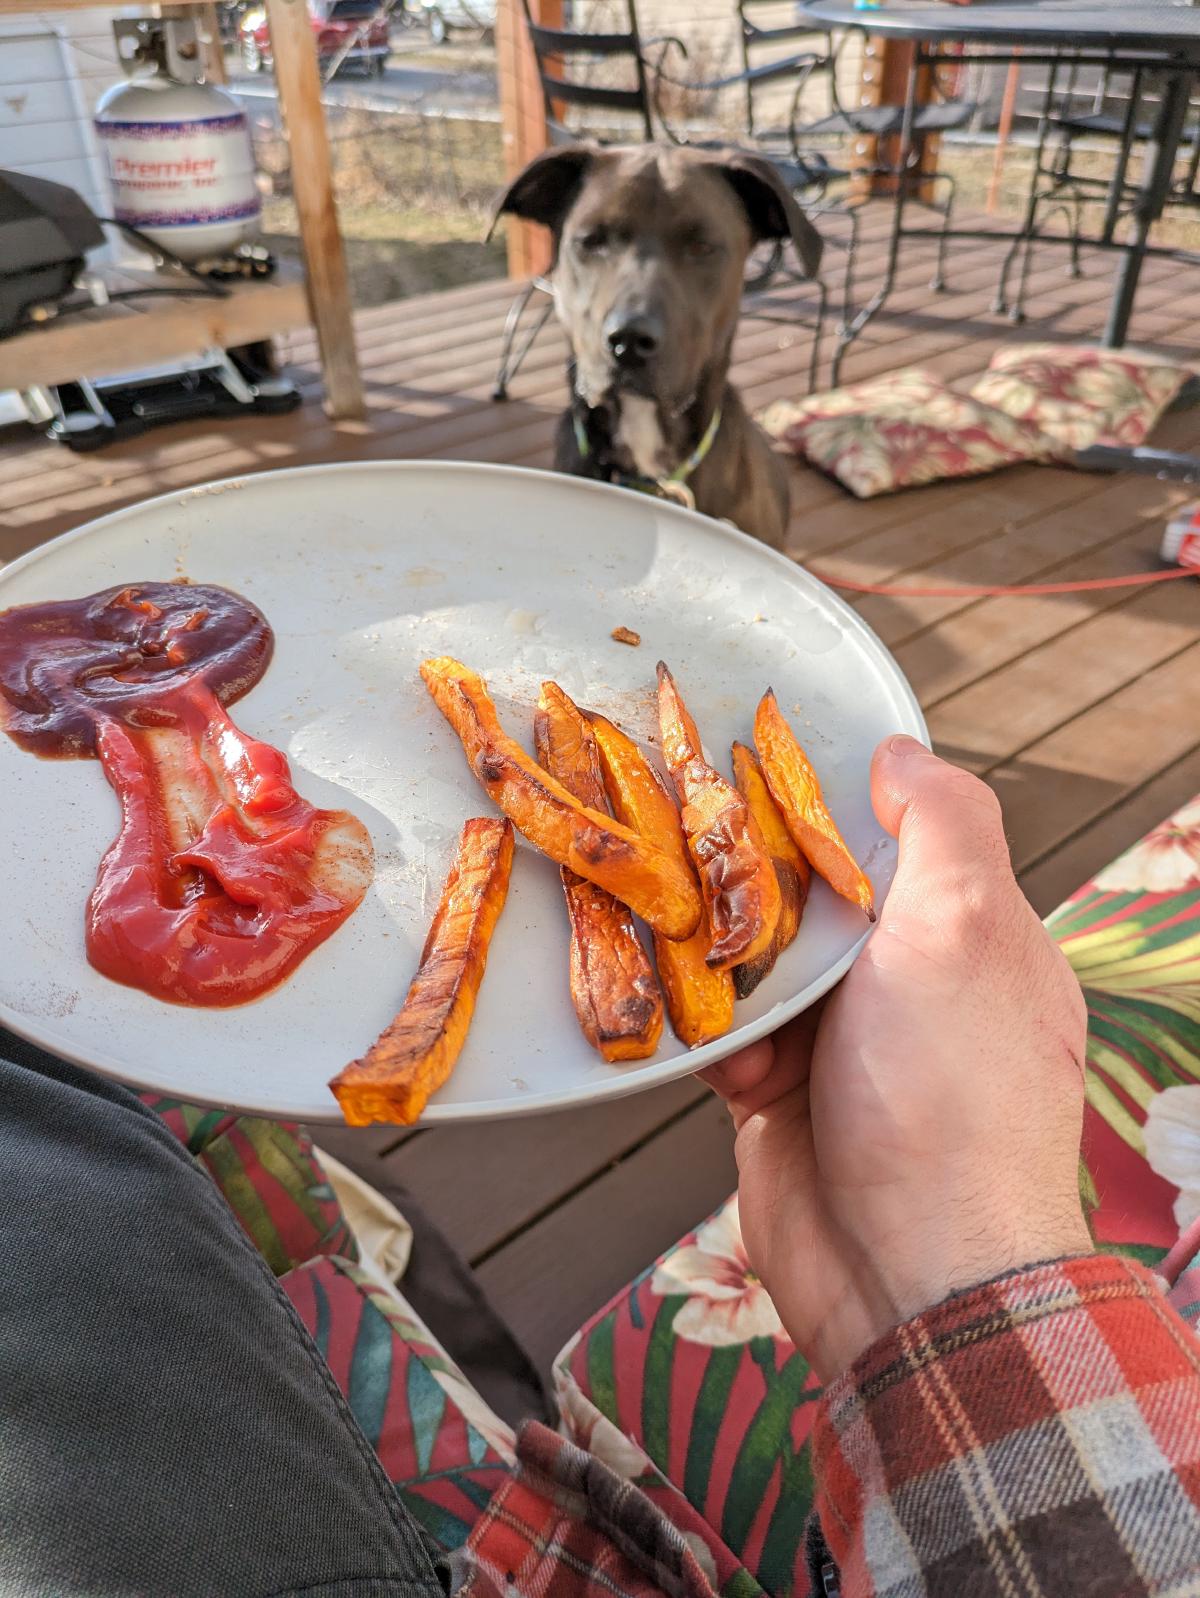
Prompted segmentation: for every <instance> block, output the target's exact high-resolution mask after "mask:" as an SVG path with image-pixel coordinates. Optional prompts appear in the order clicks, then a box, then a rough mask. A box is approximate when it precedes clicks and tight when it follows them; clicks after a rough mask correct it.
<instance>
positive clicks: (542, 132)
mask: <svg viewBox="0 0 1200 1598" xmlns="http://www.w3.org/2000/svg"><path fill="white" fill-rule="evenodd" d="M529 9H530V12H531V13H532V15H533V17H534V20H535V21H537V22H539V23H541V24H542V25H543V26H545V27H547V28H561V27H562V25H563V4H562V0H529ZM496 84H497V88H498V90H499V96H500V124H501V134H502V138H503V142H504V170H505V174H506V175H507V176H508V177H510V178H513V177H516V175H517V173H518V172H520V170H521V169H522V167H524V166H526V165H527V164H528V163H529V162H530V161H532V160H533V158H534V156H535V155H540V154H541V152H542V151H543V150H544V149H546V148H547V146H548V145H549V142H550V138H549V133H548V130H547V128H546V106H545V101H544V100H543V98H542V85H541V81H540V79H539V78H538V71H537V61H536V59H535V57H534V53H533V46H532V44H530V42H529V32H528V30H527V28H526V26H525V8H524V6H523V5H522V3H521V0H498V4H497V6H496ZM507 228H508V272H509V276H510V277H534V276H536V275H537V274H538V273H539V272H544V271H546V269H547V268H548V266H549V265H550V235H549V233H548V232H547V231H546V229H545V228H544V227H539V226H538V225H537V224H536V223H533V222H518V221H516V220H515V219H514V218H512V217H510V218H509V220H508V223H507Z"/></svg>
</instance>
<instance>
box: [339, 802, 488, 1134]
mask: <svg viewBox="0 0 1200 1598" xmlns="http://www.w3.org/2000/svg"><path fill="white" fill-rule="evenodd" d="M512 859H513V829H512V823H511V822H510V821H500V820H496V819H494V818H492V817H490V816H487V817H479V816H477V817H476V818H475V819H474V820H472V821H468V822H467V823H466V824H465V825H464V827H463V830H462V836H461V837H460V839H459V842H458V853H457V854H456V855H455V858H454V864H453V865H452V866H451V867H450V875H449V876H448V877H447V878H446V885H445V887H444V888H443V889H442V897H441V899H440V900H439V902H438V907H437V914H436V915H435V916H434V918H433V925H432V926H431V927H430V929H429V936H428V937H427V938H426V939H425V947H424V949H423V950H422V952H421V963H420V965H419V966H418V967H417V974H416V976H415V977H414V978H413V980H412V984H411V986H410V987H409V990H408V997H407V998H406V999H405V1001H404V1005H403V1007H402V1009H401V1011H400V1013H399V1015H397V1017H396V1019H395V1020H394V1021H393V1022H392V1024H391V1026H389V1027H388V1028H387V1030H386V1031H385V1032H383V1033H382V1034H381V1036H380V1037H379V1038H378V1040H377V1041H376V1042H375V1043H373V1044H372V1045H371V1047H370V1048H369V1049H368V1050H367V1052H366V1054H365V1055H363V1057H362V1059H361V1060H353V1061H352V1062H351V1063H350V1064H349V1065H348V1066H346V1068H345V1069H344V1070H343V1071H341V1072H339V1073H338V1075H337V1076H335V1077H334V1079H333V1081H332V1082H331V1083H330V1084H329V1085H330V1087H331V1088H332V1089H333V1092H334V1095H335V1096H336V1098H337V1101H338V1103H339V1104H340V1105H341V1107H342V1114H343V1115H344V1116H345V1117H346V1120H347V1122H348V1123H349V1124H350V1125H351V1126H369V1125H370V1124H371V1122H372V1121H389V1122H399V1123H400V1124H401V1125H402V1126H411V1125H412V1123H413V1122H414V1121H415V1120H416V1119H417V1117H418V1116H419V1115H420V1113H421V1111H422V1110H423V1109H424V1108H425V1105H426V1103H427V1102H428V1100H429V1097H430V1094H432V1093H435V1092H436V1091H437V1089H438V1088H440V1087H441V1086H442V1084H443V1083H444V1082H445V1081H446V1080H447V1078H448V1077H449V1075H450V1073H451V1071H453V1069H454V1065H455V1062H456V1061H457V1059H458V1056H459V1054H460V1053H461V1051H462V1046H463V1044H464V1042H465V1041H466V1037H467V1028H468V1027H469V1026H470V1024H471V1016H472V1015H473V1013H474V1010H475V998H476V995H477V994H478V992H479V984H480V983H481V982H482V981H483V972H484V967H485V966H486V965H487V957H488V949H489V947H490V945H491V941H492V933H493V932H494V931H495V928H496V922H497V921H498V920H499V918H500V912H501V910H503V908H504V901H505V898H506V897H507V895H508V879H509V874H510V873H511V871H512Z"/></svg>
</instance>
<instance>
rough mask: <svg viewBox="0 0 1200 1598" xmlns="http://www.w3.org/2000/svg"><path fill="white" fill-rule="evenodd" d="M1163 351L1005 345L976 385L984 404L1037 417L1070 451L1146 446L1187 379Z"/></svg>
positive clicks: (1026, 418) (1024, 416)
mask: <svg viewBox="0 0 1200 1598" xmlns="http://www.w3.org/2000/svg"><path fill="white" fill-rule="evenodd" d="M1187 377H1188V372H1187V369H1186V368H1185V367H1182V366H1178V365H1176V364H1175V362H1173V361H1167V360H1164V359H1163V358H1162V356H1159V355H1139V354H1137V353H1136V352H1135V351H1131V350H1102V349H1089V348H1087V347H1082V348H1081V347H1079V346H1077V345H1069V344H1019V345H1015V346H1010V347H1009V348H1006V349H1000V350H997V351H996V353H995V355H993V356H992V361H991V366H990V367H989V369H988V371H987V372H986V373H985V374H984V375H983V377H981V378H980V379H979V381H978V383H976V384H975V386H974V388H973V389H972V390H971V393H972V395H973V396H974V397H975V398H976V399H977V400H981V401H982V402H983V403H984V404H986V405H990V406H994V407H995V408H996V409H997V410H1000V411H1004V412H1006V413H1007V414H1008V415H1009V416H1012V417H1015V418H1017V419H1018V420H1020V421H1023V422H1028V423H1031V424H1032V425H1033V426H1035V427H1037V428H1039V429H1040V430H1041V431H1042V432H1043V433H1046V434H1049V436H1050V437H1052V438H1054V439H1056V440H1057V441H1058V442H1059V443H1060V444H1064V445H1066V446H1067V447H1069V448H1070V449H1087V448H1088V447H1089V446H1090V445H1092V444H1110V445H1125V446H1127V447H1128V448H1131V449H1132V448H1134V447H1135V446H1136V445H1138V444H1141V443H1142V442H1143V441H1144V440H1145V438H1146V436H1147V434H1148V433H1149V432H1150V429H1151V428H1152V427H1153V426H1154V424H1155V422H1157V421H1158V419H1159V417H1160V416H1161V415H1162V413H1163V412H1164V411H1165V410H1166V408H1167V406H1168V405H1169V404H1170V403H1171V401H1172V400H1173V399H1174V398H1175V396H1176V394H1178V393H1179V390H1180V389H1181V388H1182V387H1183V385H1184V383H1185V382H1186V381H1187Z"/></svg>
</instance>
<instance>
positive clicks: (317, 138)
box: [267, 0, 364, 419]
mask: <svg viewBox="0 0 1200 1598" xmlns="http://www.w3.org/2000/svg"><path fill="white" fill-rule="evenodd" d="M267 22H268V25H269V27H270V29H271V54H272V55H273V56H274V58H275V82H276V86H277V88H278V91H279V107H280V110H281V112H282V114H283V120H284V125H285V127H286V130H287V139H288V147H289V148H290V150H291V155H292V192H293V194H294V195H295V199H296V212H297V216H298V218H299V222H300V242H301V246H302V248H303V251H304V268H305V275H306V278H307V282H308V298H309V304H310V305H311V307H312V315H313V323H314V325H315V327H316V330H317V340H318V343H319V344H320V347H321V366H322V368H323V370H324V374H325V396H326V405H327V408H328V410H329V414H330V415H331V416H333V417H337V418H339V419H341V418H347V417H360V416H362V415H363V412H364V406H363V392H362V379H361V377H360V376H359V370H358V354H357V351H356V349H355V345H354V322H353V318H352V316H351V309H350V278H349V274H348V272H347V270H346V252H345V248H344V246H343V244H342V236H341V233H340V232H339V231H338V217H337V202H336V201H335V199H334V194H333V168H332V164H331V161H330V155H329V140H328V138H327V136H326V132H325V113H324V108H323V106H322V104H321V79H320V73H319V72H318V71H317V51H316V45H315V43H314V42H313V32H312V24H311V22H310V21H309V16H308V9H307V6H306V5H305V0H267Z"/></svg>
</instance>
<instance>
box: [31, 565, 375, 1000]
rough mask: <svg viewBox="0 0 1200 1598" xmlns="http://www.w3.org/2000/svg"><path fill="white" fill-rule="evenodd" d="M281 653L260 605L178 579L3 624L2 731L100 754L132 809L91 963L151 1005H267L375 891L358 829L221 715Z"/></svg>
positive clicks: (125, 808) (39, 608)
mask: <svg viewBox="0 0 1200 1598" xmlns="http://www.w3.org/2000/svg"><path fill="white" fill-rule="evenodd" d="M273 644H274V639H273V636H272V633H271V628H270V625H269V624H268V622H267V619H266V617H265V616H264V615H263V614H262V612H261V611H260V610H258V609H257V607H256V606H254V605H252V604H250V603H249V601H248V600H245V599H242V598H241V597H240V596H239V595H237V594H234V593H230V592H229V591H228V590H227V589H224V588H215V587H200V586H193V585H191V584H183V583H138V584H134V585H131V586H129V587H123V588H110V589H106V590H105V591H104V592H103V593H99V594H92V595H90V596H89V597H88V598H86V599H78V600H66V601H61V602H55V603H50V604H42V605H20V606H17V607H16V608H14V609H12V610H7V611H3V612H0V721H2V722H3V726H4V730H5V731H6V732H7V733H8V734H9V736H10V737H11V738H13V739H14V740H15V741H16V742H17V743H18V744H20V745H21V747H22V748H23V749H28V750H29V751H31V752H32V753H34V754H38V755H42V756H47V757H64V756H65V757H70V756H82V757H88V756H94V757H97V758H99V760H100V763H101V765H102V766H103V768H104V774H105V776H106V777H107V779H108V781H109V784H110V785H111V787H112V789H113V791H114V792H115V794H116V796H117V799H118V801H119V803H120V806H121V826H120V830H119V832H118V834H117V837H116V839H115V840H114V842H113V843H112V844H111V845H110V847H109V849H108V851H107V853H106V854H105V856H104V858H103V860H102V861H101V863H100V870H99V873H98V875H97V878H96V885H95V887H94V888H93V890H92V893H91V897H90V898H89V900H88V904H87V915H86V946H87V956H88V959H89V961H90V962H91V964H92V965H93V966H95V967H96V969H97V970H98V971H101V972H103V973H104V975H105V976H107V977H111V978H112V979H113V980H114V981H116V982H123V983H126V984H127V985H129V986H130V987H136V988H142V989H144V990H145V991H146V992H147V993H151V994H153V995H154V996H155V997H156V998H160V999H169V1000H173V1001H175V1002H177V1003H183V1004H204V1005H230V1004H241V1003H243V1002H245V1001H246V1000H248V999H252V998H256V997H257V996H258V995H259V994H261V993H265V992H266V991H267V990H268V989H269V988H272V987H274V986H275V985H276V984H277V983H279V982H281V981H282V980H283V979H284V978H285V977H286V976H287V975H288V974H289V973H290V972H291V971H292V970H294V969H295V967H296V966H297V965H299V963H300V962H301V960H303V959H304V958H305V956H306V955H307V954H308V953H309V952H310V951H311V950H312V949H314V948H315V947H316V946H317V944H318V943H320V942H322V941H323V940H324V939H325V938H327V937H329V935H330V934H331V933H332V932H334V931H336V930H337V928H338V927H339V926H340V925H341V924H342V922H343V921H344V920H345V919H346V917H347V916H348V915H350V914H351V912H352V911H353V910H354V909H355V908H356V906H357V905H358V903H359V902H360V900H361V899H362V896H363V894H364V893H365V892H366V890H367V887H368V885H369V883H370V880H371V874H372V867H373V862H372V852H371V840H370V837H369V836H368V834H367V831H366V828H365V827H364V826H363V825H362V823H361V822H360V821H359V820H357V818H356V817H354V816H351V815H349V814H348V813H347V812H346V811H343V810H318V809H316V808H315V807H314V806H313V805H310V804H309V803H308V801H307V800H305V799H302V798H301V797H300V795H299V794H298V793H297V792H296V790H295V788H293V786H292V781H291V772H290V770H289V768H288V763H287V759H286V758H285V756H284V755H282V754H281V753H280V752H279V750H277V749H274V748H272V747H271V746H270V745H269V744H265V743H260V742H258V741H257V740H256V739H253V738H250V737H247V735H246V734H245V733H243V732H241V731H240V730H239V728H238V727H237V726H236V725H235V723H234V722H233V720H232V719H231V717H230V716H229V714H228V711H227V710H226V708H225V707H226V706H227V705H229V704H231V703H232V702H233V701H234V700H235V699H238V698H239V697H240V696H241V695H242V694H244V693H246V692H247V691H248V690H249V689H250V688H252V687H253V686H254V684H255V683H256V682H258V680H259V678H260V677H261V676H262V675H263V673H264V672H265V671H266V669H267V666H268V664H269V662H270V659H271V652H272V648H273Z"/></svg>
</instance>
